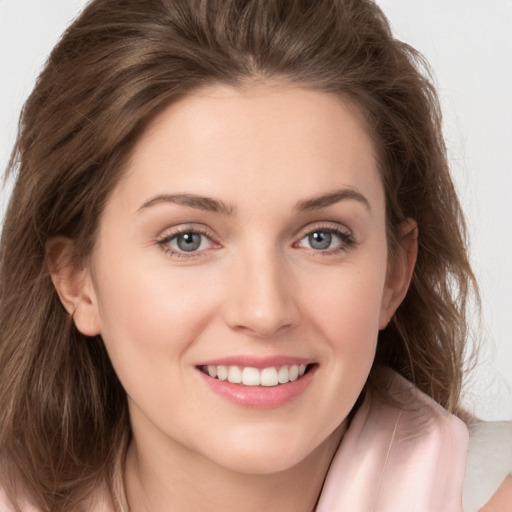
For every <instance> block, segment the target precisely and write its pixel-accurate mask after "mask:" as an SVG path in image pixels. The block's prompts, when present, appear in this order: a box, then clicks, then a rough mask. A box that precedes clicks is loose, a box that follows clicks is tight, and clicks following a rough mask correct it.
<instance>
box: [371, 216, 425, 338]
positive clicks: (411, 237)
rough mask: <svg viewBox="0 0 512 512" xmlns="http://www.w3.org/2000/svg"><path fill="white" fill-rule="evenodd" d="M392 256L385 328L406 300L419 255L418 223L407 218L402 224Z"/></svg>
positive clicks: (381, 325)
mask: <svg viewBox="0 0 512 512" xmlns="http://www.w3.org/2000/svg"><path fill="white" fill-rule="evenodd" d="M398 242H399V243H398V247H397V249H396V252H395V254H393V256H392V257H391V258H390V261H389V263H388V271H387V275H386V286H385V290H384V295H383V301H382V309H381V317H380V322H379V329H384V328H385V327H386V326H387V325H388V323H389V322H390V320H391V318H392V317H393V315H394V313H395V311H396V310H397V308H398V306H399V305H400V304H401V302H402V301H403V300H404V298H405V296H406V294H407V290H408V289H409V285H410V283H411V279H412V275H413V272H414V266H415V264H416V258H417V256H418V224H417V223H416V221H415V220H413V219H407V220H406V221H404V222H403V223H402V224H401V225H400V238H399V240H398Z"/></svg>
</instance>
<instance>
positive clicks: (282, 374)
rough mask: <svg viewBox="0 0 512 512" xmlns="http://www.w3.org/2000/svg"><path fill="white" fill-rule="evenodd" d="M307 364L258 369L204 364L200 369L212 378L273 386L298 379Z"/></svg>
mask: <svg viewBox="0 0 512 512" xmlns="http://www.w3.org/2000/svg"><path fill="white" fill-rule="evenodd" d="M308 366H309V365H305V364H300V365H297V364H293V365H283V366H269V367H267V368H261V369H258V368H253V367H250V366H247V367H240V366H235V365H232V366H227V365H204V366H201V367H200V370H201V371H202V372H203V373H205V374H206V375H208V376H209V377H211V378H213V379H217V380H220V381H228V382H230V383H232V384H241V385H243V386H265V387H275V386H279V385H282V384H288V383H289V382H294V381H296V380H297V379H300V378H301V377H302V376H303V375H304V374H305V373H306V371H307V369H308Z"/></svg>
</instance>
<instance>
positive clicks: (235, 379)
mask: <svg viewBox="0 0 512 512" xmlns="http://www.w3.org/2000/svg"><path fill="white" fill-rule="evenodd" d="M228 381H229V382H232V383H233V384H240V383H241V382H242V370H240V368H238V366H230V367H229V370H228Z"/></svg>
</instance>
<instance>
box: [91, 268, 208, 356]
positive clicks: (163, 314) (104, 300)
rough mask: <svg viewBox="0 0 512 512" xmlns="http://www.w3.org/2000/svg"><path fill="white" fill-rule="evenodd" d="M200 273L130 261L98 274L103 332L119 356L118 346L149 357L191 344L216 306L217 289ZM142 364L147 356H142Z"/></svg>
mask: <svg viewBox="0 0 512 512" xmlns="http://www.w3.org/2000/svg"><path fill="white" fill-rule="evenodd" d="M198 277H199V276H196V277H192V274H191V273H187V272H172V271H170V270H169V266H168V265H166V264H165V263H164V264H157V265H154V264H153V265H147V266H144V265H137V264H136V262H135V261H133V260H132V261H130V260H129V259H124V260H123V262H122V263H121V264H119V265H116V267H115V268H112V267H110V266H105V267H104V268H103V271H102V273H101V274H99V275H98V276H97V282H98V306H99V316H100V322H101V334H102V337H103V339H104V340H105V343H106V344H107V348H108V349H109V351H111V352H112V356H115V352H116V351H117V347H122V350H123V352H126V351H134V352H137V353H139V354H140V355H141V356H143V357H144V358H148V357H150V356H151V355H154V356H155V357H158V356H161V355H164V354H165V353H170V354H176V353H178V352H179V351H181V350H183V349H184V348H185V347H186V346H187V345H188V344H189V343H191V342H192V341H193V340H194V338H195V336H196V335H197V333H198V332H200V331H201V330H202V329H203V327H204V325H205V324H206V323H207V322H208V321H209V319H210V317H211V316H212V315H213V314H214V313H213V311H214V310H215V293H214V290H212V289H211V287H207V286H204V284H203V286H199V285H200V283H201V281H202V282H203V283H204V280H201V279H198ZM141 362H142V359H141Z"/></svg>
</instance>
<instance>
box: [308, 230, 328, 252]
mask: <svg viewBox="0 0 512 512" xmlns="http://www.w3.org/2000/svg"><path fill="white" fill-rule="evenodd" d="M308 242H309V246H310V247H311V248H312V249H317V250H319V251H322V250H325V249H329V247H330V246H331V243H332V234H331V233H329V232H327V231H315V232H313V233H310V234H309V235H308Z"/></svg>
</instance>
